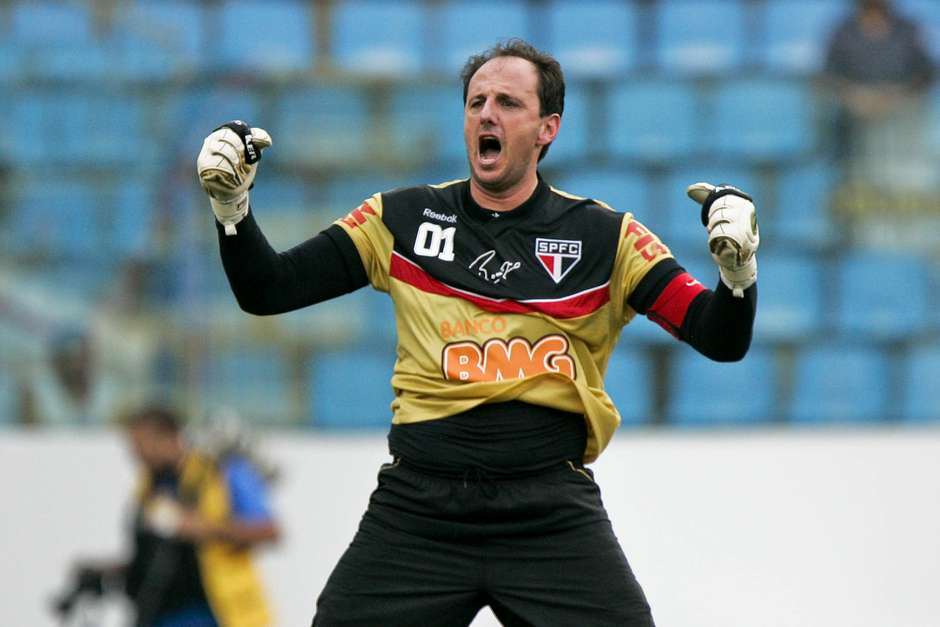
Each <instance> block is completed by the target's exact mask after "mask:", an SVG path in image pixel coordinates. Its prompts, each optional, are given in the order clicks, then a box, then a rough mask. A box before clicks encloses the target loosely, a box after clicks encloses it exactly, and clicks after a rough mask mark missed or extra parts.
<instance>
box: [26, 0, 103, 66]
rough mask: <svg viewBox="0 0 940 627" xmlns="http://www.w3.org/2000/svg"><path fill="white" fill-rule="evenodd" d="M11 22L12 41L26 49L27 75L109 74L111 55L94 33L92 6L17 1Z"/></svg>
mask: <svg viewBox="0 0 940 627" xmlns="http://www.w3.org/2000/svg"><path fill="white" fill-rule="evenodd" d="M11 24H12V28H11V38H12V43H13V45H14V46H15V47H16V48H17V49H19V50H20V51H22V52H23V57H22V58H23V60H24V61H26V62H27V67H26V71H27V73H28V74H31V75H33V76H36V77H38V78H45V79H53V80H74V79H76V78H84V79H100V78H103V77H105V76H107V74H108V71H109V69H110V67H111V60H112V55H111V54H109V50H108V46H107V42H106V41H104V40H103V39H102V38H100V37H98V36H97V35H96V34H95V32H94V23H93V19H92V14H91V12H90V10H89V5H86V4H84V3H65V2H49V1H45V0H43V1H40V2H18V3H15V4H14V5H13V7H12V14H11Z"/></svg>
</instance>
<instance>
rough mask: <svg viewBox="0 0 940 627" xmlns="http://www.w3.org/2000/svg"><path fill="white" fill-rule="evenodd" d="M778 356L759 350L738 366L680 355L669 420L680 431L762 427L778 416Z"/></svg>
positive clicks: (673, 379)
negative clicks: (680, 428)
mask: <svg viewBox="0 0 940 627" xmlns="http://www.w3.org/2000/svg"><path fill="white" fill-rule="evenodd" d="M776 381H777V377H776V368H775V365H774V356H773V353H772V352H770V351H769V350H767V349H763V348H760V347H753V348H751V350H750V351H749V352H748V354H747V356H746V357H745V358H744V359H743V360H742V361H738V362H732V363H720V362H715V361H711V360H709V359H707V358H706V357H704V356H703V355H700V354H699V353H697V352H695V351H693V350H692V349H691V348H688V347H685V348H683V349H682V350H678V351H676V352H675V354H674V356H673V361H672V368H671V372H670V374H669V381H668V404H667V407H666V419H667V421H668V422H669V423H670V424H674V425H679V426H685V427H690V426H719V425H741V424H760V423H765V422H766V421H767V420H768V419H772V418H773V417H774V415H775V413H776V412H777V408H776V400H777V392H776Z"/></svg>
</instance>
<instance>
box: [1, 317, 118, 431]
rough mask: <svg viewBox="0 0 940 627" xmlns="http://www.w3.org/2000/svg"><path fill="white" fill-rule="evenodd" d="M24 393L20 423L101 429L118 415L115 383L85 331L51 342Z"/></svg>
mask: <svg viewBox="0 0 940 627" xmlns="http://www.w3.org/2000/svg"><path fill="white" fill-rule="evenodd" d="M47 351H48V352H47V356H46V359H45V360H43V361H41V362H39V363H38V364H37V366H36V368H35V369H34V370H33V372H32V375H31V377H30V378H29V380H28V381H27V382H26V383H25V384H24V385H23V387H22V388H21V393H22V395H23V398H22V399H21V400H20V403H19V411H20V412H21V414H20V417H19V422H20V423H21V424H25V425H57V426H67V425H72V426H83V425H84V426H88V425H102V424H105V423H107V422H109V421H110V420H112V419H113V417H114V413H115V412H116V411H117V405H116V404H117V402H118V400H117V399H118V390H117V386H116V384H115V381H114V380H113V379H112V378H111V377H110V376H109V375H108V374H107V373H106V372H105V371H104V370H103V369H102V368H101V367H100V363H99V360H98V355H97V354H96V351H95V348H94V346H93V343H92V340H91V337H90V336H89V334H88V332H87V331H86V330H85V329H83V328H80V327H66V328H64V329H61V330H59V331H57V332H55V333H53V335H52V337H51V338H50V340H49V345H48V348H47Z"/></svg>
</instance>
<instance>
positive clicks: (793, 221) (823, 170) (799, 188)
mask: <svg viewBox="0 0 940 627" xmlns="http://www.w3.org/2000/svg"><path fill="white" fill-rule="evenodd" d="M835 185H836V172H835V169H834V168H833V166H832V165H830V164H829V163H827V162H825V161H822V160H814V161H810V162H808V163H798V164H796V165H793V166H788V167H785V168H783V169H782V170H781V171H780V175H779V178H778V180H777V198H776V200H777V202H776V206H774V207H773V208H772V209H771V210H770V211H765V210H764V207H763V206H762V205H760V204H759V205H758V218H759V220H760V225H761V229H762V230H763V231H766V232H767V233H769V234H770V239H771V240H773V243H771V245H780V246H785V247H787V248H798V249H803V250H821V249H824V248H827V247H829V246H831V245H832V244H833V243H834V242H835V240H836V229H835V227H834V225H833V223H832V216H831V213H830V208H829V207H830V196H831V194H832V192H833V190H834V188H835Z"/></svg>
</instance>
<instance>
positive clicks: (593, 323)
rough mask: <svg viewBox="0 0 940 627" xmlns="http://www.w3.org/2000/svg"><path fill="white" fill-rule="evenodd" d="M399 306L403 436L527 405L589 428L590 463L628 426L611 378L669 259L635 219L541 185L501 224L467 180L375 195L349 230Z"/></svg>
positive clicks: (397, 385) (398, 399) (376, 283)
mask: <svg viewBox="0 0 940 627" xmlns="http://www.w3.org/2000/svg"><path fill="white" fill-rule="evenodd" d="M337 224H338V225H339V226H341V227H342V228H343V229H344V230H345V232H346V233H347V234H348V235H349V237H350V238H351V239H352V241H353V242H354V244H355V246H356V249H357V250H358V252H359V255H360V257H361V259H362V263H363V266H364V267H365V270H366V274H367V275H368V279H369V282H370V283H371V284H372V286H373V287H375V288H376V289H378V290H381V291H383V292H388V294H389V295H390V296H391V298H392V301H393V302H394V307H395V317H396V329H397V332H398V355H397V362H396V364H395V368H394V374H393V376H392V387H393V388H394V390H395V400H394V402H393V404H392V410H393V421H394V422H395V423H397V424H403V423H413V422H419V421H426V420H434V419H436V418H443V417H446V416H449V415H452V414H456V413H461V412H464V411H467V410H469V409H471V408H473V407H475V406H477V405H480V404H482V403H492V402H501V401H509V400H519V401H524V402H527V403H531V404H534V405H541V406H546V407H552V408H556V409H561V410H563V411H567V412H572V413H577V414H582V415H584V416H585V417H586V419H587V422H588V426H589V429H588V446H587V450H586V451H585V453H586V454H585V459H586V461H590V460H592V459H594V458H595V457H596V456H597V455H598V454H599V453H600V451H601V450H603V448H604V447H605V446H606V445H607V442H608V441H609V440H610V438H611V436H612V434H613V432H614V430H615V429H616V427H617V425H618V424H619V414H618V412H617V409H616V407H615V406H614V405H613V403H612V402H611V400H610V398H609V397H608V395H607V394H606V393H605V392H604V371H605V370H606V367H607V361H608V358H609V357H610V353H611V350H612V349H613V347H614V344H615V343H616V340H617V337H618V336H619V334H620V331H621V329H622V328H623V326H624V325H625V324H626V323H627V322H629V321H630V319H631V318H633V316H634V315H635V311H633V310H632V309H631V308H630V307H629V306H628V305H627V297H628V296H629V295H630V294H631V292H632V291H633V290H634V289H635V288H636V286H637V284H638V283H639V282H640V281H641V280H642V279H643V277H644V276H645V275H646V274H647V273H648V272H649V271H650V269H651V268H653V267H654V266H655V265H656V264H657V263H658V262H660V261H662V260H664V259H667V258H671V254H670V252H669V250H668V249H667V248H666V246H664V245H663V244H662V242H660V241H659V239H658V238H657V237H656V236H655V235H653V234H652V233H650V232H649V231H648V230H647V229H646V228H645V227H644V226H643V225H642V224H640V223H639V222H637V221H636V220H635V219H634V218H633V217H632V216H631V215H630V214H628V213H627V214H625V213H617V212H615V211H613V210H611V209H610V208H609V207H606V206H604V205H601V204H599V203H598V202H595V201H592V200H588V199H585V198H579V197H576V196H572V195H569V194H566V193H564V192H561V191H559V190H556V189H554V188H551V187H550V186H549V185H547V184H545V183H544V182H541V181H540V183H539V186H538V188H537V189H536V192H535V193H534V194H533V196H532V197H531V198H530V199H529V200H528V201H527V202H526V203H524V204H523V205H522V206H520V207H518V208H516V209H514V210H513V211H510V212H502V213H497V212H491V211H486V210H484V209H482V208H481V207H479V206H478V205H477V204H476V203H475V202H474V201H473V200H472V198H471V196H470V193H469V185H468V182H467V181H466V180H461V181H455V182H451V183H445V184H442V185H429V186H422V187H411V188H405V189H398V190H394V191H391V192H386V193H381V194H376V195H375V196H373V197H371V198H369V199H368V200H366V201H365V202H364V203H363V204H362V206H360V207H359V208H357V209H356V210H354V211H353V212H352V213H350V214H349V215H347V216H346V217H344V218H342V219H341V220H339V221H338V222H337Z"/></svg>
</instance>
